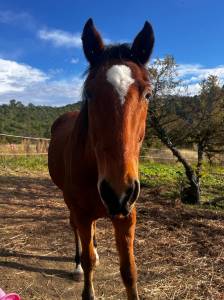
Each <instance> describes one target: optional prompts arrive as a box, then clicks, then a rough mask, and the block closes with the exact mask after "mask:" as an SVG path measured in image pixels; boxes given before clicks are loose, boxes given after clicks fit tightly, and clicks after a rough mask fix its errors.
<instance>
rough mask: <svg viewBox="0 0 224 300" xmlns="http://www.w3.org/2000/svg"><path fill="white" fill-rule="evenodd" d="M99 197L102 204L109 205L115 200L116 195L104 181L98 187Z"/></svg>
mask: <svg viewBox="0 0 224 300" xmlns="http://www.w3.org/2000/svg"><path fill="white" fill-rule="evenodd" d="M99 191H100V196H101V198H102V199H103V201H104V202H106V203H107V204H109V205H110V204H111V203H112V202H113V201H114V200H115V199H117V195H116V194H115V192H114V190H113V189H112V187H111V186H110V184H109V183H108V182H107V181H106V180H102V181H101V183H100V187H99Z"/></svg>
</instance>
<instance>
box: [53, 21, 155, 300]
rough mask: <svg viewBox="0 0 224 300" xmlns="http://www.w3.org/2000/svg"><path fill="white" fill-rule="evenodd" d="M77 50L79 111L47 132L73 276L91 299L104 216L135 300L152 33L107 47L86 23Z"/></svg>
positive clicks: (145, 31)
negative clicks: (80, 54)
mask: <svg viewBox="0 0 224 300" xmlns="http://www.w3.org/2000/svg"><path fill="white" fill-rule="evenodd" d="M82 43H83V51H84V54H85V57H86V58H87V60H88V62H89V69H88V74H87V78H86V80H85V83H84V86H83V96H82V98H83V99H82V107H81V110H80V112H77V111H75V112H68V113H65V114H64V115H62V116H60V117H59V118H58V119H57V120H56V121H55V122H54V124H53V125H52V128H51V141H50V145H49V153H48V166H49V172H50V176H51V178H52V180H53V182H54V183H55V184H56V185H57V186H58V187H59V188H60V189H61V190H62V192H63V197H64V200H65V203H66V204H67V206H68V209H69V211H70V223H71V226H72V227H73V230H74V233H75V242H76V255H75V262H76V268H75V273H74V276H75V278H76V279H79V280H80V278H81V276H82V273H84V288H83V292H82V299H83V300H90V299H91V300H93V299H96V298H95V293H94V288H93V283H92V279H93V269H94V267H95V265H96V263H97V261H98V254H97V250H96V247H97V244H96V238H95V229H96V220H97V219H98V218H104V217H108V218H110V219H111V221H112V224H113V226H114V230H115V239H116V246H117V250H118V253H119V259H120V272H121V277H122V279H123V283H124V285H125V288H126V292H127V299H129V300H136V299H139V296H138V291H137V271H136V265H135V258H134V250H133V243H134V235H135V224H136V209H135V201H136V200H137V198H138V196H139V191H140V184H139V172H138V164H139V163H138V162H139V152H140V148H141V145H142V141H143V138H144V135H145V123H146V116H147V107H148V102H149V100H150V97H151V86H150V82H149V76H148V72H147V69H146V63H147V62H148V60H149V58H150V55H151V52H152V49H153V45H154V34H153V29H152V26H151V25H150V23H149V22H147V21H146V22H145V25H144V27H143V29H142V30H141V31H140V32H139V33H138V35H137V36H136V37H135V39H134V41H133V43H132V44H119V45H112V46H105V45H104V42H103V40H102V37H101V35H100V34H99V32H98V31H97V30H96V28H95V26H94V23H93V21H92V19H89V20H88V21H87V22H86V24H85V26H84V29H83V33H82ZM80 241H81V247H80ZM80 248H81V249H82V252H81V258H80Z"/></svg>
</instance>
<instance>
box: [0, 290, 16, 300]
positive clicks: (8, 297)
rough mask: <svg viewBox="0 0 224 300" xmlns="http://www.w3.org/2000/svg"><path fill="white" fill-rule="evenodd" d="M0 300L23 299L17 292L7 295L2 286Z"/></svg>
mask: <svg viewBox="0 0 224 300" xmlns="http://www.w3.org/2000/svg"><path fill="white" fill-rule="evenodd" d="M0 300H21V299H20V296H19V295H17V294H15V293H11V294H7V295H6V293H5V292H4V291H3V290H2V289H1V288H0Z"/></svg>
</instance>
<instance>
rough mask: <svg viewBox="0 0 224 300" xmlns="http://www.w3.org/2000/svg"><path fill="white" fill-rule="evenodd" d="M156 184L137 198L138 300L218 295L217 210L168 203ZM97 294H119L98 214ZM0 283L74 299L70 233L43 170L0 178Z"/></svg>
mask: <svg viewBox="0 0 224 300" xmlns="http://www.w3.org/2000/svg"><path fill="white" fill-rule="evenodd" d="M160 192H161V191H160V190H158V189H155V188H151V189H144V190H142V196H141V198H140V199H139V201H138V205H137V209H138V224H137V232H136V244H135V249H136V260H137V265H138V272H139V280H138V281H139V293H140V298H141V300H143V299H152V300H155V299H156V300H157V299H158V300H159V299H162V300H163V299H167V300H168V299H169V300H170V299H188V300H193V299H195V300H196V299H197V300H199V299H201V300H202V299H214V300H218V299H219V300H221V299H224V279H223V274H224V253H223V251H224V250H223V249H224V214H223V213H221V212H216V211H209V210H196V209H190V208H186V207H182V206H181V205H179V206H177V207H172V205H171V203H170V201H169V200H167V199H163V197H162V196H161V195H160ZM97 225H98V226H97V227H98V244H99V249H98V250H99V255H100V265H99V267H98V268H97V269H96V274H95V290H96V294H97V296H98V299H114V300H115V299H116V300H119V299H126V297H125V292H124V287H123V285H122V283H121V280H120V275H119V265H118V258H117V253H116V250H115V244H114V238H111V237H112V236H113V232H112V228H111V224H110V222H109V221H108V220H99V221H98V223H97ZM0 243H1V244H0V247H1V248H0V274H1V275H0V287H2V288H3V289H5V290H6V291H17V292H18V293H19V294H20V295H21V296H22V299H23V300H51V299H52V300H53V299H54V300H56V299H63V300H65V299H66V300H74V299H80V293H81V286H82V283H81V284H80V283H74V282H73V280H72V270H73V268H74V264H73V256H74V239H73V234H72V231H71V229H70V227H69V222H68V212H67V209H66V208H65V206H64V203H63V201H62V199H61V194H60V192H59V191H58V190H57V189H56V188H55V187H54V186H53V185H52V184H51V182H50V180H49V178H48V176H47V175H45V174H41V175H40V174H38V173H36V175H35V176H34V175H33V176H31V175H30V174H29V175H28V174H27V175H26V174H23V175H22V176H21V175H20V174H13V175H9V176H6V174H2V176H0Z"/></svg>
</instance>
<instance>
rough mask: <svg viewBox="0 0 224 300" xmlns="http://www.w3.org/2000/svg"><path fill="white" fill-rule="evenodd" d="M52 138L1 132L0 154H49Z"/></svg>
mask: <svg viewBox="0 0 224 300" xmlns="http://www.w3.org/2000/svg"><path fill="white" fill-rule="evenodd" d="M49 141H50V139H47V138H39V137H30V136H21V135H13V134H6V133H0V156H15V157H16V156H31V155H47V150H48V146H49Z"/></svg>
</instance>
